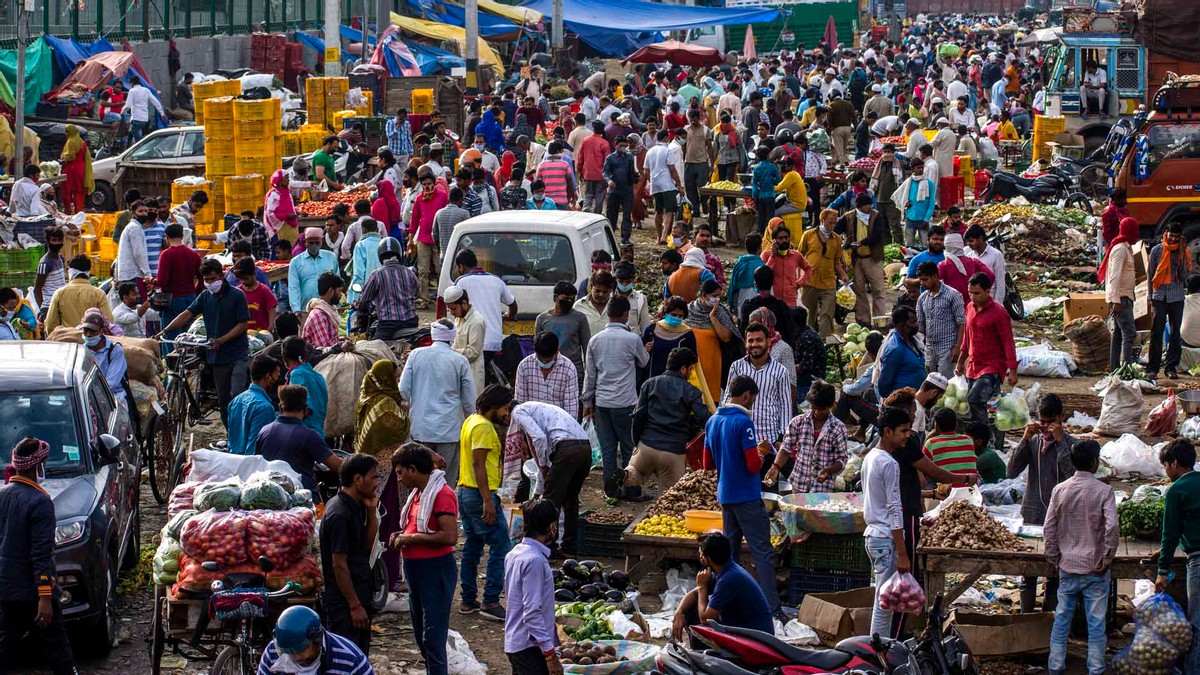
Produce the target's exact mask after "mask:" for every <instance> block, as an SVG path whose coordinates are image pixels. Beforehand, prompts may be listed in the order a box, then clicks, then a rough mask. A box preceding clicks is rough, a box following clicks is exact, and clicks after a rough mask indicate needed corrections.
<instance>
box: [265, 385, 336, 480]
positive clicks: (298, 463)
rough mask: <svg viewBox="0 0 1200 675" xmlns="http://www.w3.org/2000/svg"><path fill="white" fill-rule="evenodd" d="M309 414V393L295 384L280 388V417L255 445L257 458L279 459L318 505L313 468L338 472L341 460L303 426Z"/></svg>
mask: <svg viewBox="0 0 1200 675" xmlns="http://www.w3.org/2000/svg"><path fill="white" fill-rule="evenodd" d="M307 414H308V392H307V391H305V390H304V387H301V386H297V385H294V384H289V385H285V386H283V387H280V388H279V417H277V418H275V421H274V422H271V423H270V424H268V425H267V426H265V427H263V428H262V431H259V432H258V437H257V438H256V439H255V441H254V451H255V453H256V454H259V455H262V456H263V457H266V458H267V459H268V460H275V459H281V460H283V461H285V462H287V463H288V466H290V467H292V470H293V471H295V472H296V473H297V474H299V476H300V484H301V487H303V488H304V489H305V490H310V491H312V496H313V501H320V500H321V496H320V494H318V491H317V474H316V470H315V468H314V465H315V464H316V463H317V462H322V463H324V464H325V465H326V466H328V467H329V468H330V469H333V470H334V471H337V470H338V469H339V468H340V467H341V466H342V458H341V457H338V456H337V455H335V454H333V452H332V451H330V450H329V446H327V445H325V439H324V438H322V437H320V436H318V435H317V433H316V432H315V431H313V430H312V429H310V428H308V427H307V426H305V424H304V418H305V416H306V415H307Z"/></svg>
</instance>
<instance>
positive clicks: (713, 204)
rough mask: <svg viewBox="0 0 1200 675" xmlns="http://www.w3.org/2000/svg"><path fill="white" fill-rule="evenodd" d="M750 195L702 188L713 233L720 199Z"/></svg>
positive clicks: (702, 198) (701, 198)
mask: <svg viewBox="0 0 1200 675" xmlns="http://www.w3.org/2000/svg"><path fill="white" fill-rule="evenodd" d="M749 196H750V195H749V193H746V192H742V191H741V190H722V189H720V188H710V187H702V188H700V200H701V201H707V202H708V225H709V227H711V228H712V230H713V234H717V233H718V232H720V230H718V229H717V206H718V205H719V204H720V200H721V199H745V198H746V197H749ZM696 207H697V208H699V207H700V205H699V204H697V205H696ZM660 538H661V537H660Z"/></svg>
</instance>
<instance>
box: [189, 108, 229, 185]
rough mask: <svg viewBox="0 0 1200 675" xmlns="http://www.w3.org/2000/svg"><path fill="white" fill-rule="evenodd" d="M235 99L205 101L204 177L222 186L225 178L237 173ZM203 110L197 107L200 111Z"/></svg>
mask: <svg viewBox="0 0 1200 675" xmlns="http://www.w3.org/2000/svg"><path fill="white" fill-rule="evenodd" d="M233 101H234V99H233V98H230V97H228V96H222V97H219V98H210V99H208V100H206V101H204V105H203V110H204V116H205V118H206V121H207V123H206V124H205V125H204V176H205V178H207V179H208V180H209V181H210V182H212V183H213V185H220V184H221V179H222V178H223V177H225V176H232V175H233V174H234V173H236V172H237V170H236V166H235V164H236V162H235V156H234V142H233V130H234V119H233ZM200 109H201V108H200V107H197V108H196V110H197V111H199V110H200Z"/></svg>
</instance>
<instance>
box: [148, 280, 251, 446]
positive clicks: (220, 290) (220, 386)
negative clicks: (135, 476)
mask: <svg viewBox="0 0 1200 675" xmlns="http://www.w3.org/2000/svg"><path fill="white" fill-rule="evenodd" d="M200 276H201V278H203V279H204V290H203V291H201V292H200V295H197V296H196V299H195V300H193V301H192V304H191V306H190V307H188V308H187V309H185V310H184V311H182V312H180V313H179V315H178V316H176V317H175V319H174V320H173V321H171V323H170V324H168V325H167V326H166V327H165V328H163V329H162V332H160V333H159V334H158V335H155V336H154V339H156V340H161V339H162V337H163V335H164V334H169V333H170V332H171V331H173V330H176V329H179V328H183V327H184V326H187V325H189V324H191V322H192V319H193V318H195V317H196V316H197V315H200V316H203V317H204V334H205V335H207V336H208V341H209V346H208V362H209V363H210V364H211V367H212V371H213V384H214V385H215V387H216V390H217V403H218V404H219V405H220V407H221V423H222V424H225V425H226V428H228V424H229V417H228V409H229V402H230V401H232V400H233V397H235V396H237V395H238V394H240V393H242V392H243V391H245V390H246V385H247V382H246V378H247V375H248V374H249V369H248V368H247V367H246V360H247V359H248V358H249V357H250V342H249V341H248V340H247V339H246V327H247V326H248V325H249V323H250V307H249V305H247V304H246V295H245V294H244V293H242V292H241V291H240V290H238V289H236V288H234V287H232V286H230V285H229V283H228V282H226V281H225V272H224V270H223V269H222V268H221V263H220V261H218V260H216V259H215V258H208V259H207V260H205V261H204V262H202V263H200Z"/></svg>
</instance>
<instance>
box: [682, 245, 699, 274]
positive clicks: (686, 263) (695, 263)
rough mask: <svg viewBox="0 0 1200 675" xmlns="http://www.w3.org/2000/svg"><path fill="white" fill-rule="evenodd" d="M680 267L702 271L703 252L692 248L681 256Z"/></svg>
mask: <svg viewBox="0 0 1200 675" xmlns="http://www.w3.org/2000/svg"><path fill="white" fill-rule="evenodd" d="M680 267H698V268H700V269H704V251H701V250H700V249H699V248H696V247H692V248H689V249H688V252H687V253H686V254H684V256H683V264H681V265H680Z"/></svg>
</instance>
